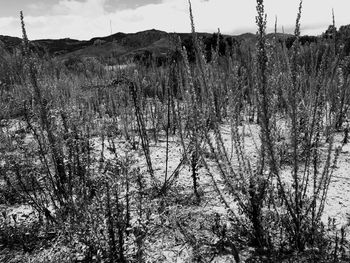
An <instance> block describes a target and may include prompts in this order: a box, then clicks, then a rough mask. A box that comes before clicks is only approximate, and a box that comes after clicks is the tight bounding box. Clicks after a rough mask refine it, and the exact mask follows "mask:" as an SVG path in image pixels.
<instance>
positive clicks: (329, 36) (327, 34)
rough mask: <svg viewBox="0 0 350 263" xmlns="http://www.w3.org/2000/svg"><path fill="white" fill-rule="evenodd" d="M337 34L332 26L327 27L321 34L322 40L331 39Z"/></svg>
mask: <svg viewBox="0 0 350 263" xmlns="http://www.w3.org/2000/svg"><path fill="white" fill-rule="evenodd" d="M336 33H337V28H336V27H335V26H334V25H329V26H328V28H327V30H326V31H325V32H324V33H323V34H322V37H323V38H324V39H333V37H334V35H336Z"/></svg>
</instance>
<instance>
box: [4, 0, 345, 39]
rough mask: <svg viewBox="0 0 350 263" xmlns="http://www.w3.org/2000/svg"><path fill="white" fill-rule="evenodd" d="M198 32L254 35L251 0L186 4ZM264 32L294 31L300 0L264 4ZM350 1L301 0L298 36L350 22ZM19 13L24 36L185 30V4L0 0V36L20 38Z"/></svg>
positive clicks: (184, 0)
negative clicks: (265, 16) (191, 12)
mask: <svg viewBox="0 0 350 263" xmlns="http://www.w3.org/2000/svg"><path fill="white" fill-rule="evenodd" d="M191 2H192V8H193V15H194V21H195V26H196V31H197V32H209V33H213V32H217V29H218V28H220V31H221V32H222V33H224V34H232V35H237V34H241V33H246V32H251V33H255V32H256V25H255V16H256V0H191ZM264 3H265V11H266V13H267V31H268V32H273V31H274V24H275V18H276V17H277V25H278V31H279V32H282V31H284V32H286V33H292V32H293V30H294V25H295V20H296V15H297V11H298V6H299V0H265V1H264ZM349 7H350V0H304V1H303V10H302V16H301V33H302V34H304V35H305V34H308V35H319V34H321V33H322V32H324V31H325V30H326V29H327V27H328V25H330V24H332V8H333V9H334V14H335V22H336V26H337V27H340V26H341V25H347V24H350V15H349V10H350V9H349ZM20 10H22V11H23V13H24V20H25V24H26V30H27V35H28V38H29V39H31V40H34V39H43V38H52V39H57V38H68V37H69V38H74V39H90V38H92V37H97V36H107V35H110V34H111V32H112V33H117V32H125V33H133V32H138V31H142V30H148V29H153V28H154V29H158V30H163V31H167V32H190V29H191V26H190V20H189V11H188V0H0V35H9V36H18V37H20V36H21V35H22V33H21V28H20V20H19V12H20Z"/></svg>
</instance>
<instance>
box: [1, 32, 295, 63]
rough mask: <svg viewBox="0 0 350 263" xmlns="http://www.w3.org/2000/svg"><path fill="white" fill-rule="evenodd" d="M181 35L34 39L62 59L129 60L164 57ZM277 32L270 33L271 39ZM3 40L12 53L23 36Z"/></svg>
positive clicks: (249, 37) (185, 36) (185, 37)
mask: <svg viewBox="0 0 350 263" xmlns="http://www.w3.org/2000/svg"><path fill="white" fill-rule="evenodd" d="M174 35H178V36H179V37H180V38H181V40H182V41H183V42H184V41H189V40H190V39H191V33H167V32H164V31H159V30H155V29H151V30H146V31H141V32H137V33H121V32H119V33H116V34H113V35H110V36H105V37H94V38H92V39H90V40H76V39H70V38H64V39H40V40H34V41H31V42H30V43H31V45H32V48H33V49H35V50H37V51H39V52H42V53H45V52H46V53H48V54H50V55H52V56H55V57H59V58H62V59H66V58H71V57H78V58H84V57H85V58H86V57H93V58H108V57H113V58H115V59H121V60H123V59H128V58H130V57H131V58H132V57H134V56H135V55H137V54H143V53H145V52H148V53H151V54H153V55H155V56H164V55H165V54H166V53H167V52H168V51H170V50H172V49H174V47H173V44H172V41H171V38H172V37H174ZM197 35H198V36H199V37H201V38H204V39H208V38H210V37H211V36H212V35H213V34H209V33H197ZM273 36H274V34H269V35H267V38H268V39H269V38H270V39H272V37H273ZM290 36H291V35H288V34H281V33H279V34H278V37H279V38H288V37H290ZM224 38H232V39H234V40H235V41H238V42H242V41H243V42H245V44H247V45H251V46H254V45H255V42H256V35H255V34H252V33H245V34H241V35H238V36H228V35H224ZM0 42H1V45H0V46H2V48H3V49H5V50H7V52H13V51H14V50H16V49H18V48H20V45H21V42H22V41H21V39H20V38H17V37H10V36H1V35H0Z"/></svg>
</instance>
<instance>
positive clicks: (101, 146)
mask: <svg viewBox="0 0 350 263" xmlns="http://www.w3.org/2000/svg"><path fill="white" fill-rule="evenodd" d="M301 14H302V3H300V8H299V13H298V14H297V19H296V27H295V35H294V38H293V42H292V44H291V45H289V46H287V44H286V41H285V40H283V39H282V40H281V39H280V38H279V35H278V34H277V31H276V33H275V36H274V37H273V38H272V40H268V39H267V38H266V32H265V31H266V16H265V13H264V5H263V1H262V0H257V16H256V23H257V43H256V48H255V49H251V48H250V47H249V46H247V45H243V44H242V45H241V44H240V43H236V44H235V45H233V46H232V47H230V48H228V46H226V50H225V49H222V48H220V47H221V42H220V41H221V38H220V37H217V43H215V45H213V48H212V50H211V52H210V54H208V52H204V47H203V43H202V41H201V38H200V37H198V35H197V34H196V31H195V27H194V19H193V15H192V9H191V5H190V22H191V26H192V47H193V48H192V50H187V49H186V48H184V47H183V46H182V44H181V41H180V39H172V41H173V44H174V46H175V51H174V52H172V53H171V54H168V58H167V61H166V63H163V64H162V65H161V66H159V65H156V63H153V62H152V60H150V61H148V62H149V63H146V64H144V63H143V64H142V63H135V62H134V61H130V63H129V64H125V63H124V64H123V65H121V66H118V65H115V66H106V65H104V64H103V63H102V62H101V61H98V60H85V63H81V62H80V64H79V65H78V64H76V65H69V66H67V65H66V64H65V63H63V62H62V61H61V60H58V59H55V58H53V57H50V56H38V55H37V54H36V53H35V52H33V51H32V49H31V48H30V41H29V40H28V37H27V33H26V30H25V24H24V18H23V16H21V22H22V30H23V43H22V49H21V50H20V51H18V52H14V53H12V54H11V55H9V54H7V55H4V56H1V64H0V73H1V76H2V77H3V79H2V80H1V84H0V85H1V86H0V92H1V97H0V100H1V103H0V124H1V129H0V156H1V159H0V210H1V216H0V233H1V235H0V261H1V262H11V263H14V262H349V260H350V248H349V239H348V235H349V216H350V214H349V213H350V210H349V205H350V195H349V191H350V177H349V171H350V163H349V151H350V146H349V144H348V133H349V123H348V117H347V116H348V107H349V105H350V102H349V83H350V82H349V81H350V79H349V74H350V59H349V52H348V49H349V48H348V47H347V46H346V45H344V43H343V42H342V39H341V38H340V37H339V32H338V31H337V30H336V28H335V26H334V24H333V26H330V29H329V30H328V31H327V32H328V33H327V35H326V36H325V37H324V38H320V39H318V41H316V42H312V43H303V44H302V43H301V41H300V38H301V36H300V17H301ZM276 27H277V25H276ZM217 36H220V32H218V35H217ZM220 49H221V50H220ZM208 55H210V56H208ZM189 57H191V59H189Z"/></svg>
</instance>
